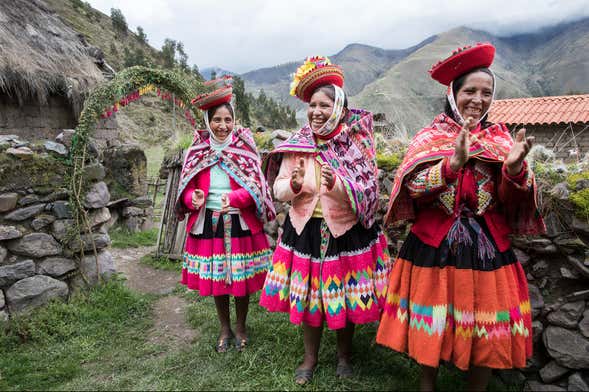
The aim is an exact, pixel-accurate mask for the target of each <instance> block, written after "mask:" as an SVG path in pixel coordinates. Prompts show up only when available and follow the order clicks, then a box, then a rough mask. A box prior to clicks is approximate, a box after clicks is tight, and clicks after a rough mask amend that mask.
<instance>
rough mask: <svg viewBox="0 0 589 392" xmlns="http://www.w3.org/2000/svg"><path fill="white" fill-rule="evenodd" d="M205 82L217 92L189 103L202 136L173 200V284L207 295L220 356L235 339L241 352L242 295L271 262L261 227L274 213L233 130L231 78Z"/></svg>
mask: <svg viewBox="0 0 589 392" xmlns="http://www.w3.org/2000/svg"><path fill="white" fill-rule="evenodd" d="M213 84H216V85H217V87H219V88H218V89H217V90H215V91H213V92H212V93H208V94H204V95H201V96H199V97H197V98H195V99H194V100H193V104H195V105H197V106H198V107H199V108H200V109H202V110H203V111H204V120H205V123H206V125H207V130H206V131H197V132H196V133H195V137H194V141H193V143H192V145H191V146H190V148H189V150H188V153H187V154H186V158H185V161H184V166H183V168H182V175H181V180H180V185H179V189H178V197H177V201H176V210H177V213H178V215H179V218H180V219H183V218H184V216H185V214H189V215H188V222H187V225H186V230H187V232H188V236H187V238H186V246H185V254H184V263H183V268H182V280H181V283H182V284H184V285H186V286H187V287H188V288H190V289H194V290H198V291H199V293H200V295H202V296H209V295H212V296H213V297H214V299H215V306H216V308H217V315H218V317H219V321H220V323H221V332H220V334H219V339H218V341H217V345H216V347H215V348H216V350H217V351H218V352H225V351H227V349H228V348H229V345H230V343H231V341H232V339H233V338H234V337H235V339H236V342H235V344H236V348H237V350H239V351H241V350H243V349H244V348H245V347H246V345H247V342H248V335H247V329H246V317H247V312H248V304H249V295H250V294H252V293H254V292H256V291H258V290H260V289H261V288H262V286H263V284H264V279H265V278H266V272H267V269H268V267H269V265H270V260H271V250H270V248H269V245H268V240H267V238H266V235H265V234H264V231H263V222H264V221H268V220H272V219H274V215H275V213H274V206H273V204H272V200H271V196H270V192H269V189H268V186H267V183H266V180H265V178H264V176H263V175H262V172H261V168H260V159H259V156H258V153H257V150H256V145H255V143H254V140H253V138H252V135H251V132H250V130H249V129H247V128H238V129H236V128H235V111H234V109H233V106H232V105H231V103H230V101H231V96H232V86H231V79H230V78H227V77H225V78H222V79H219V80H215V81H213ZM230 296H233V297H235V310H236V319H237V320H236V325H235V333H234V332H233V331H232V329H231V324H230V315H229V314H230V313H229V297H230Z"/></svg>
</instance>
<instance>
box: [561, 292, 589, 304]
mask: <svg viewBox="0 0 589 392" xmlns="http://www.w3.org/2000/svg"><path fill="white" fill-rule="evenodd" d="M564 298H565V299H566V300H567V301H568V302H574V301H577V300H579V299H585V300H587V299H589V290H581V291H575V292H574V293H571V294H569V295H567V296H566V297H564Z"/></svg>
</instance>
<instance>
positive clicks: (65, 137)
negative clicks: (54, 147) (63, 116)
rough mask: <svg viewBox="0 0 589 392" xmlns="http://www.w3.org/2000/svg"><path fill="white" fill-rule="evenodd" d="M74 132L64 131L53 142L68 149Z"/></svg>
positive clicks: (70, 130)
mask: <svg viewBox="0 0 589 392" xmlns="http://www.w3.org/2000/svg"><path fill="white" fill-rule="evenodd" d="M75 133H76V131H75V130H74V129H64V130H63V131H62V132H61V133H60V134H59V135H57V137H56V138H55V141H56V142H58V143H61V144H63V145H64V146H66V147H67V148H68V149H69V148H72V139H73V137H74V134H75Z"/></svg>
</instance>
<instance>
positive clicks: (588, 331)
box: [579, 308, 589, 338]
mask: <svg viewBox="0 0 589 392" xmlns="http://www.w3.org/2000/svg"><path fill="white" fill-rule="evenodd" d="M579 331H581V334H582V335H583V336H585V337H586V338H589V308H587V309H585V311H584V312H583V318H582V319H581V321H580V322H579Z"/></svg>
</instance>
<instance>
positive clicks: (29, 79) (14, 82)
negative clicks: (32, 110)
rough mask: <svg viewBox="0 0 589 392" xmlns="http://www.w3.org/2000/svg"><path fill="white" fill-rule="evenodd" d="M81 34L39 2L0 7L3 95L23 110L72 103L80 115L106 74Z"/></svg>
mask: <svg viewBox="0 0 589 392" xmlns="http://www.w3.org/2000/svg"><path fill="white" fill-rule="evenodd" d="M82 40H83V38H80V37H79V36H78V34H77V33H76V31H74V30H73V29H71V28H70V27H68V26H67V25H65V24H64V23H63V22H62V21H61V20H60V19H59V17H58V16H57V15H55V13H53V12H52V11H51V10H50V9H48V8H47V7H46V6H45V4H44V3H43V2H41V1H40V0H1V1H0V92H4V93H6V94H8V95H9V96H10V97H11V98H13V99H15V100H17V101H18V102H19V104H22V103H23V102H25V101H28V100H33V101H37V102H39V103H40V104H41V105H43V104H46V103H47V98H48V97H49V96H50V95H62V96H65V97H67V98H68V99H69V100H70V102H71V104H72V108H73V110H74V113H75V114H76V115H77V114H78V113H79V112H80V110H81V106H82V103H83V94H84V93H85V92H86V91H87V90H88V89H89V88H90V87H92V86H93V85H94V84H96V83H97V82H98V81H100V80H102V79H103V76H102V73H101V71H100V70H99V68H98V67H97V66H96V64H95V63H94V60H93V58H92V57H91V56H90V55H89V54H88V50H89V48H88V47H87V46H86V45H84V43H83V41H82Z"/></svg>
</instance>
